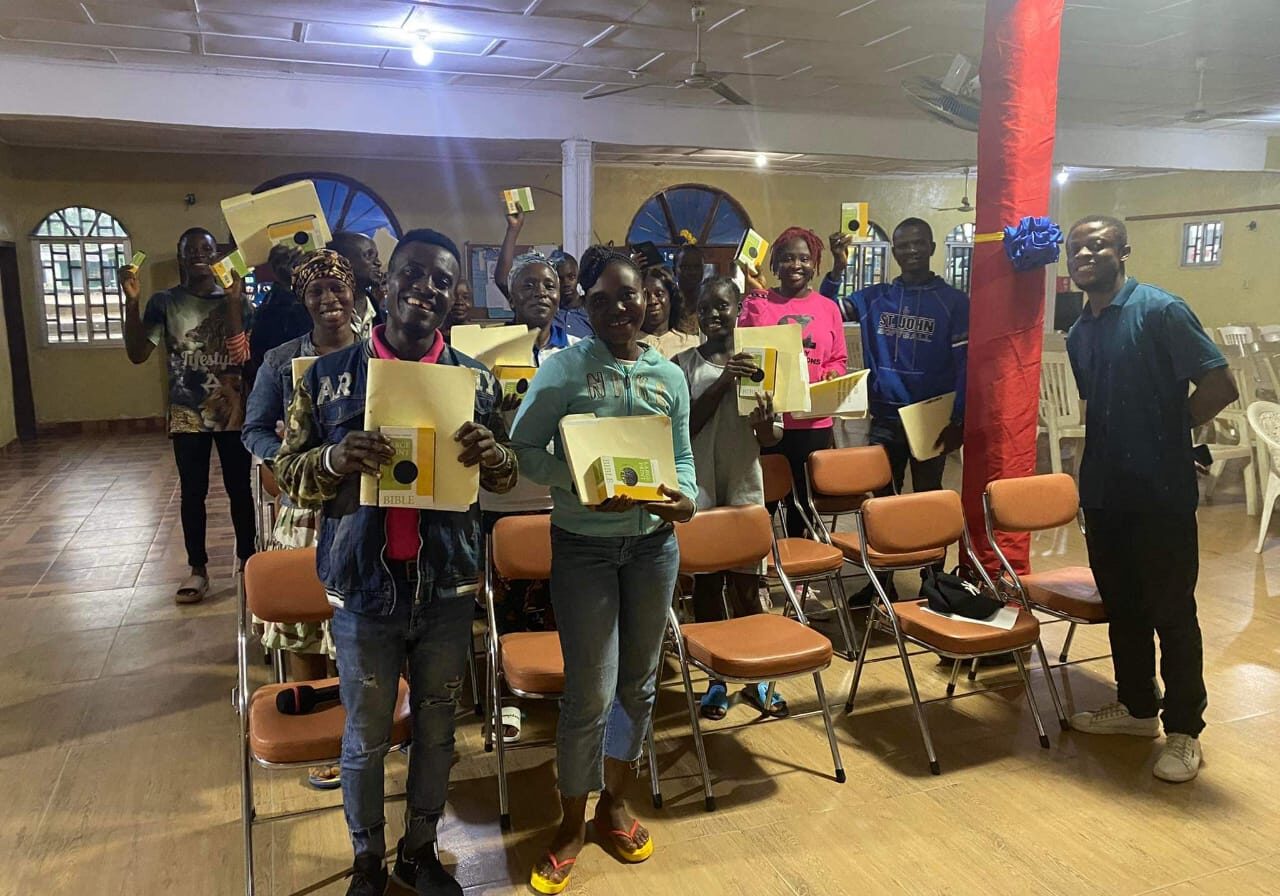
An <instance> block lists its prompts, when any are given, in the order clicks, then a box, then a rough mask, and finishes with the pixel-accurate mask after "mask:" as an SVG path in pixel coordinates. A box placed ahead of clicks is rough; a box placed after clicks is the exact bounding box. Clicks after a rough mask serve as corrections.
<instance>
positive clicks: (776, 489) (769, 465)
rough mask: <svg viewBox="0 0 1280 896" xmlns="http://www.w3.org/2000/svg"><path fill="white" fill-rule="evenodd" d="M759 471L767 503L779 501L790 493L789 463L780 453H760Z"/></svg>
mask: <svg viewBox="0 0 1280 896" xmlns="http://www.w3.org/2000/svg"><path fill="white" fill-rule="evenodd" d="M760 473H761V474H762V476H763V478H764V500H765V503H767V504H772V503H773V502H774V501H781V500H782V499H783V498H785V497H786V496H787V495H789V494H791V488H792V482H791V463H790V462H789V461H788V460H787V459H786V457H785V456H783V455H781V454H762V455H760Z"/></svg>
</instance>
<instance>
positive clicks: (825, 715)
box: [813, 672, 846, 784]
mask: <svg viewBox="0 0 1280 896" xmlns="http://www.w3.org/2000/svg"><path fill="white" fill-rule="evenodd" d="M813 686H814V687H815V688H816V689H817V691H818V705H819V706H821V707H822V721H823V723H824V724H825V725H826V726H827V745H828V746H829V747H831V761H832V762H834V763H835V765H836V783H837V784H843V783H844V782H845V780H846V778H845V774H844V763H843V762H841V761H840V745H839V744H838V743H836V729H835V725H834V723H833V722H832V721H831V707H830V706H827V692H826V689H825V688H823V687H822V673H821V672H814V673H813Z"/></svg>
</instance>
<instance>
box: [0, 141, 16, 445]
mask: <svg viewBox="0 0 1280 896" xmlns="http://www.w3.org/2000/svg"><path fill="white" fill-rule="evenodd" d="M9 165H10V159H9V147H8V146H6V145H4V144H3V143H0V242H14V236H13V234H14V232H15V226H14V222H13V208H12V193H13V191H12V180H11V178H10V172H9ZM17 436H18V429H17V424H16V423H15V422H14V416H13V372H12V371H11V370H10V368H9V333H8V328H7V327H6V326H5V320H4V315H3V314H0V447H4V446H5V445H7V444H9V443H10V442H12V441H13V440H14V439H15V438H17Z"/></svg>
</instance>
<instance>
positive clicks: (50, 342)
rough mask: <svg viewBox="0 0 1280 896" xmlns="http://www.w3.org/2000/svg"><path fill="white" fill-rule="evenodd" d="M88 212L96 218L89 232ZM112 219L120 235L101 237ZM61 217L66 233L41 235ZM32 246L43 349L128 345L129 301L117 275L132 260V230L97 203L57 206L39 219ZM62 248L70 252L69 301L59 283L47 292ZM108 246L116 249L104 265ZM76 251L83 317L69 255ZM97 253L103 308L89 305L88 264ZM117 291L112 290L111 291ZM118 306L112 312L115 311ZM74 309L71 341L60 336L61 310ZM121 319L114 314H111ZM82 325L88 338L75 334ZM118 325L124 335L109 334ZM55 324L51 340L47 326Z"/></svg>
mask: <svg viewBox="0 0 1280 896" xmlns="http://www.w3.org/2000/svg"><path fill="white" fill-rule="evenodd" d="M86 210H87V211H89V212H91V213H93V214H94V220H93V224H92V226H90V227H88V228H85V226H84V214H83V213H84V212H85V211H86ZM69 212H74V213H76V215H77V217H78V220H77V222H76V223H75V224H74V225H72V224H71V223H70V221H69V218H68V213H69ZM104 216H105V217H106V218H108V219H110V222H111V229H112V230H115V231H119V233H120V234H122V235H119V236H117V235H115V234H109V235H104V234H99V233H97V231H98V228H99V227H100V226H101V225H102V223H103V222H102V218H103V217H104ZM55 217H59V218H61V226H62V228H63V229H66V230H68V231H78V232H68V233H65V234H62V235H54V234H52V233H41V231H43V230H46V229H47V228H48V225H49V224H50V222H51V221H52V220H53V219H54V218H55ZM28 240H29V241H30V243H31V257H32V263H33V265H34V268H35V275H36V287H37V289H36V290H34V292H35V293H36V303H37V308H36V311H37V314H38V321H39V324H38V325H39V327H40V340H41V343H40V344H41V345H42V346H43V347H47V348H55V349H101V348H112V349H115V348H120V347H122V346H123V345H124V319H125V299H124V294H123V292H122V291H121V290H120V283H119V279H118V277H116V272H117V271H118V270H119V268H120V266H121V265H124V264H126V263H128V261H129V259H130V258H131V257H132V256H133V238H132V237H131V236H130V234H129V228H128V227H126V226H125V224H124V222H123V221H121V220H120V219H119V218H118V217H117V216H115V215H114V214H112V213H111V212H108V211H106V210H104V209H101V208H98V207H97V206H93V205H67V206H62V207H59V208H55V209H53V210H52V211H50V212H48V213H47V214H45V215H44V216H42V217H41V218H40V222H39V223H38V224H37V225H36V226H35V227H34V228H32V230H31V231H30V233H29V235H28ZM54 246H64V247H67V248H66V262H67V264H68V278H67V281H66V282H67V283H68V284H69V287H68V288H69V292H68V294H67V298H66V303H65V304H64V303H63V301H62V295H61V294H60V293H59V291H58V284H59V283H60V282H62V281H60V280H59V279H58V278H57V277H55V278H54V281H53V282H54V291H53V293H50V292H49V291H48V290H47V289H46V284H47V282H48V281H47V280H46V274H47V273H51V272H53V271H54V270H56V266H57V263H58V259H56V258H55V257H54V252H53V250H52V247H54ZM91 246H92V247H94V251H92V252H90V251H86V250H87V248H88V247H91ZM45 247H50V258H49V260H48V262H47V263H46V260H45V258H44V251H43V250H44V249H45ZM108 247H114V248H113V249H112V251H114V253H115V262H116V263H115V264H107V263H105V261H106V257H107V251H106V250H107V249H108ZM73 248H74V249H78V254H79V268H80V272H81V273H80V279H81V286H80V290H79V293H78V295H79V303H80V307H82V308H83V309H84V311H85V316H84V317H83V318H80V317H77V311H78V308H77V290H76V287H75V285H74V284H75V279H74V277H73V276H72V275H71V270H73V269H74V268H72V267H71V257H72V255H73V254H75V253H74V252H73ZM93 255H96V256H97V258H98V263H99V272H98V277H97V280H98V281H99V282H100V284H101V286H102V289H101V295H102V302H101V304H99V303H96V302H93V301H91V297H92V295H93V292H92V289H91V282H92V280H91V278H90V277H89V268H88V263H89V260H90V258H91V257H92V256H93ZM113 287H114V288H113ZM50 299H52V301H53V310H54V315H53V317H52V318H50V317H49V301H50ZM113 305H114V308H113ZM66 308H70V310H71V318H72V319H71V328H72V333H71V334H70V336H69V338H68V337H67V336H64V334H63V332H62V327H63V324H62V320H61V316H62V315H61V312H62V311H63V310H64V309H66ZM98 309H101V311H102V313H103V324H104V327H105V330H106V332H105V334H103V335H98V333H96V332H95V326H94V319H93V312H94V311H95V310H98ZM113 310H114V311H115V312H116V313H117V315H118V316H113V315H112V311H113ZM81 321H83V322H85V323H86V324H87V330H86V335H85V338H83V339H81V338H80V337H79V333H78V332H77V327H78V325H79V323H80V322H81ZM117 322H118V323H119V326H120V335H119V336H112V335H110V331H111V324H112V323H117ZM50 326H53V327H54V329H55V330H56V331H57V333H58V338H56V339H54V338H51V337H50V333H49V328H50Z"/></svg>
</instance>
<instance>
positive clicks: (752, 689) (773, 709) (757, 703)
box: [742, 681, 791, 719]
mask: <svg viewBox="0 0 1280 896" xmlns="http://www.w3.org/2000/svg"><path fill="white" fill-rule="evenodd" d="M768 693H769V683H768V682H767V681H761V682H758V683H756V684H753V685H749V686H747V687H745V688H743V689H742V697H743V699H744V700H746V701H747V702H748V703H750V704H751V705H752V706H754V707H755V708H756V709H758V710H759V711H760V713H761V714H762V715H766V716H773V717H774V718H775V719H784V718H786V717H787V715H788V714H790V712H791V711H790V710H789V709H788V708H787V701H786V700H783V699H782V695H781V694H779V693H778V692H777V691H776V690H775V691H774V692H773V702H772V703H771V704H769V708H768V709H765V708H764V698H765V696H766V695H768Z"/></svg>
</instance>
